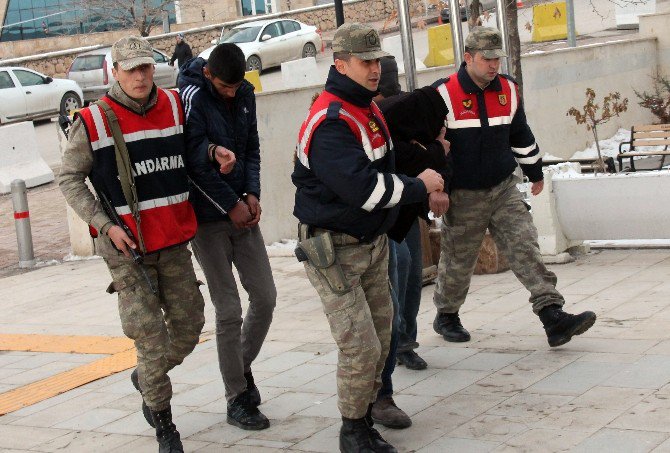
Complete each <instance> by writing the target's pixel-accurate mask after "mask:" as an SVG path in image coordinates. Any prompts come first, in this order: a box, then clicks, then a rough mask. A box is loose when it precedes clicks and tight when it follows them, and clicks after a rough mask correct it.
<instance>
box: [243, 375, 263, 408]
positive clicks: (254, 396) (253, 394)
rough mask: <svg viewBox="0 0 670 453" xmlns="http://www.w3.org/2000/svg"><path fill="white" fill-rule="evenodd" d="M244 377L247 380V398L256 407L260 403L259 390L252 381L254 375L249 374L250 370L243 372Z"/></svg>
mask: <svg viewBox="0 0 670 453" xmlns="http://www.w3.org/2000/svg"><path fill="white" fill-rule="evenodd" d="M244 379H246V380H247V391H248V392H249V399H250V401H251V404H253V405H254V406H256V407H258V406H260V405H261V392H259V391H258V387H256V383H255V382H254V375H253V374H251V370H249V372H248V373H244Z"/></svg>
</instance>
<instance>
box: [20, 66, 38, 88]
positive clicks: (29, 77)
mask: <svg viewBox="0 0 670 453" xmlns="http://www.w3.org/2000/svg"><path fill="white" fill-rule="evenodd" d="M14 75H15V76H16V78H17V79H19V82H20V83H21V85H23V86H24V87H30V86H34V85H44V79H43V78H42V76H40V75H37V74H35V73H34V72H30V71H21V70H20V69H19V70H14Z"/></svg>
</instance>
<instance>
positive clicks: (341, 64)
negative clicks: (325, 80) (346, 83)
mask: <svg viewBox="0 0 670 453" xmlns="http://www.w3.org/2000/svg"><path fill="white" fill-rule="evenodd" d="M335 69H337V72H339V73H340V74H342V75H347V62H346V61H344V60H335Z"/></svg>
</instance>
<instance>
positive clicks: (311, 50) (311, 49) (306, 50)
mask: <svg viewBox="0 0 670 453" xmlns="http://www.w3.org/2000/svg"><path fill="white" fill-rule="evenodd" d="M307 57H316V47H315V46H314V44H312V43H311V42H308V43H307V44H305V46H304V47H303V48H302V58H307Z"/></svg>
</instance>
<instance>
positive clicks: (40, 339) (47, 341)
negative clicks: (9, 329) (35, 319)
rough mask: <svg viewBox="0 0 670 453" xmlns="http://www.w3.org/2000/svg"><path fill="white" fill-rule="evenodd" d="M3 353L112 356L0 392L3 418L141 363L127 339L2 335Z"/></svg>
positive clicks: (1, 348) (0, 336) (0, 337)
mask: <svg viewBox="0 0 670 453" xmlns="http://www.w3.org/2000/svg"><path fill="white" fill-rule="evenodd" d="M0 351H30V352H66V353H74V354H112V355H110V356H109V357H105V358H102V359H99V360H96V361H95V362H91V363H89V364H86V365H82V366H79V367H77V368H74V369H72V370H70V371H65V372H63V373H59V374H57V375H55V376H51V377H48V378H46V379H42V380H40V381H37V382H33V383H32V384H28V385H24V386H23V387H19V388H17V389H14V390H10V391H8V392H5V393H0V415H5V414H7V413H10V412H13V411H16V410H18V409H21V408H22V407H26V406H30V405H31V404H35V403H38V402H40V401H43V400H45V399H47V398H51V397H53V396H56V395H60V394H61V393H64V392H67V391H69V390H72V389H74V388H77V387H80V386H82V385H84V384H88V383H89V382H92V381H95V380H97V379H100V378H103V377H106V376H110V375H112V374H114V373H118V372H119V371H123V370H127V369H129V368H132V367H134V366H135V365H136V364H137V356H136V354H135V348H134V347H133V341H132V340H130V339H128V338H124V337H85V336H79V337H78V336H58V335H6V334H0Z"/></svg>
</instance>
